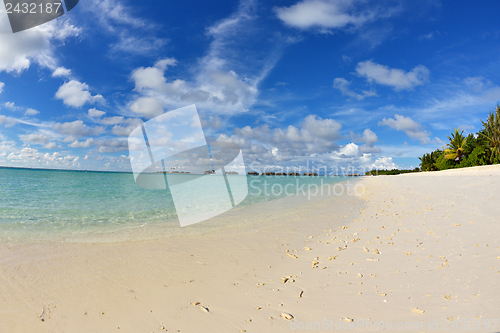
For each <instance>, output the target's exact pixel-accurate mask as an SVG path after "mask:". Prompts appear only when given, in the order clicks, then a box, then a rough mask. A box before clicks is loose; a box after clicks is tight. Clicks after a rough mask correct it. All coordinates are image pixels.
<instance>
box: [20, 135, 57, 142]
mask: <svg viewBox="0 0 500 333" xmlns="http://www.w3.org/2000/svg"><path fill="white" fill-rule="evenodd" d="M19 138H20V139H21V140H22V141H24V142H34V143H47V142H48V141H49V140H50V139H51V137H49V136H47V135H44V134H26V135H20V136H19Z"/></svg>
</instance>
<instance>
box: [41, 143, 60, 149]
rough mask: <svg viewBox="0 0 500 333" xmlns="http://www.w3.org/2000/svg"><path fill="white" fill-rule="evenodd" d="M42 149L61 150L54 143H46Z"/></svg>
mask: <svg viewBox="0 0 500 333" xmlns="http://www.w3.org/2000/svg"><path fill="white" fill-rule="evenodd" d="M43 148H45V149H61V148H62V147H61V146H59V145H57V143H55V142H47V143H46V144H44V145H43Z"/></svg>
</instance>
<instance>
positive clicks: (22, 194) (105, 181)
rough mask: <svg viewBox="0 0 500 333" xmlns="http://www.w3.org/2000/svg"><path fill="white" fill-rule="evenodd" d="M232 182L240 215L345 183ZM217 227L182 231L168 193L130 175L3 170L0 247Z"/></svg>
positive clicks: (0, 172) (296, 179) (288, 179)
mask: <svg viewBox="0 0 500 333" xmlns="http://www.w3.org/2000/svg"><path fill="white" fill-rule="evenodd" d="M179 177H184V178H186V177H188V178H189V177H192V176H189V175H179ZM209 177H212V176H209ZM215 177H216V176H215ZM228 177H246V178H247V183H248V188H249V193H248V195H247V197H246V198H245V199H244V200H243V201H242V202H241V203H240V204H239V205H238V206H237V207H236V209H238V208H242V207H249V206H255V207H258V204H259V203H263V202H267V201H273V200H277V199H280V198H283V197H285V196H288V195H296V194H299V195H303V194H304V193H307V191H308V190H311V189H314V190H315V191H317V190H318V188H320V187H321V186H324V185H326V184H334V183H339V182H342V181H345V180H346V178H345V177H279V176H228ZM285 188H286V192H287V193H285ZM256 209H257V208H256ZM247 211H248V209H247ZM250 211H251V210H250ZM237 222H238V223H240V222H241V221H237ZM214 223H215V225H214ZM225 223H226V225H227V223H228V222H227V220H226V221H225ZM235 223H236V222H235ZM216 224H217V223H216V222H213V221H212V222H207V223H206V222H201V223H198V224H195V225H192V226H189V227H186V228H181V227H180V225H179V223H178V220H177V214H176V210H175V207H174V203H173V200H172V196H171V195H170V192H169V190H168V188H167V189H166V190H149V189H143V188H141V187H139V186H137V185H136V183H135V181H134V176H133V174H131V173H108V172H85V171H83V172H82V171H58V170H32V169H13V168H0V241H17V240H29V241H36V240H54V241H55V240H61V239H65V238H67V237H69V236H73V238H75V237H76V238H78V239H85V238H87V239H91V238H92V235H96V234H102V233H107V234H110V233H113V232H117V231H119V230H128V232H127V235H128V236H129V238H130V237H131V236H132V238H133V234H134V232H135V231H134V230H137V228H142V227H144V226H148V225H162V226H164V227H165V228H166V230H170V231H169V232H163V235H164V236H165V235H166V236H168V235H169V234H171V235H180V234H181V235H182V234H189V233H193V232H200V230H203V228H204V227H205V228H206V227H207V225H210V226H211V228H212V229H213V228H214V227H216ZM165 228H164V229H165ZM182 229H184V230H182ZM207 230H208V229H207ZM143 234H144V233H143ZM76 238H75V239H76Z"/></svg>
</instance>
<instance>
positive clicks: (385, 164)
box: [370, 156, 399, 170]
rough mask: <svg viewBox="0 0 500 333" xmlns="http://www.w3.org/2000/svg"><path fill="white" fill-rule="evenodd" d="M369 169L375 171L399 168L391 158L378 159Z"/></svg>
mask: <svg viewBox="0 0 500 333" xmlns="http://www.w3.org/2000/svg"><path fill="white" fill-rule="evenodd" d="M370 169H372V170H373V169H377V170H392V169H399V167H398V166H397V165H396V164H395V163H394V161H393V160H392V157H385V156H384V157H379V158H377V159H376V160H375V162H373V164H372V165H371V167H370Z"/></svg>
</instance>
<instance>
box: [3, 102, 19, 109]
mask: <svg viewBox="0 0 500 333" xmlns="http://www.w3.org/2000/svg"><path fill="white" fill-rule="evenodd" d="M4 105H5V107H6V108H7V109H11V110H14V111H17V110H19V109H20V107H18V106H16V103H14V102H5V103H4Z"/></svg>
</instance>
